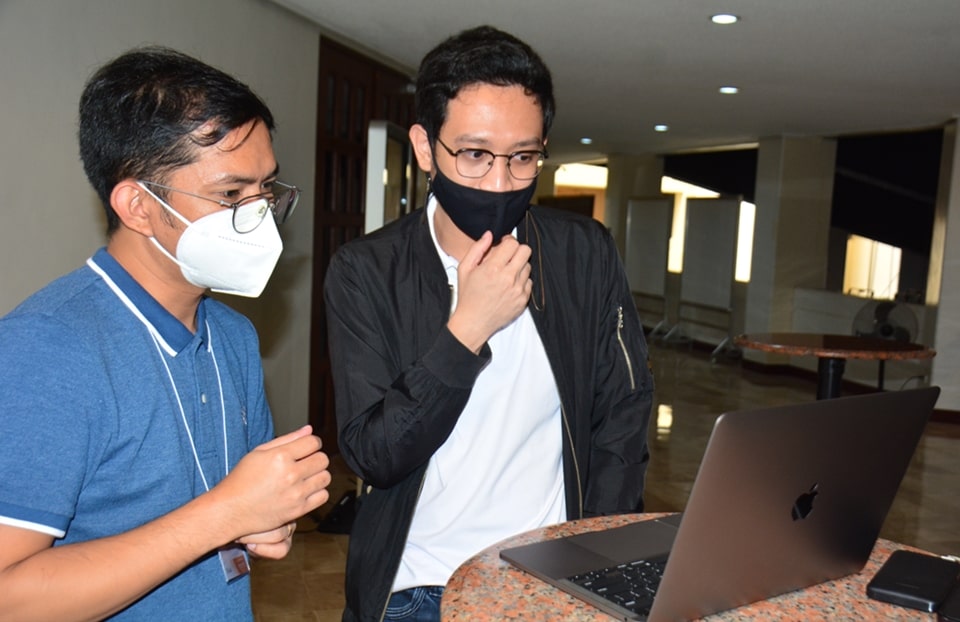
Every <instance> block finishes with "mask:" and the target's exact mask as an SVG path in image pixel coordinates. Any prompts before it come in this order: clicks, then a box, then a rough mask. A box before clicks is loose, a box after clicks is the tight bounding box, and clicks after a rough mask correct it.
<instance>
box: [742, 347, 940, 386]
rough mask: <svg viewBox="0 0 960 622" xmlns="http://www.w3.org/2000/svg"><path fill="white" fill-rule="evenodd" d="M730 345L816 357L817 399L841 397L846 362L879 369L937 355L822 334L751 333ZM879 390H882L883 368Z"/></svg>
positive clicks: (928, 350) (926, 350)
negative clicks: (894, 362) (887, 363)
mask: <svg viewBox="0 0 960 622" xmlns="http://www.w3.org/2000/svg"><path fill="white" fill-rule="evenodd" d="M733 342H734V343H735V344H736V345H738V346H739V347H741V348H746V349H751V350H760V351H761V352H772V353H774V354H789V355H791V356H816V357H818V358H819V361H818V363H817V399H827V398H832V397H839V396H840V387H841V383H842V381H843V369H844V367H845V365H846V360H847V359H865V360H871V361H880V363H881V365H882V364H883V362H884V361H889V360H906V359H928V358H933V357H934V356H936V354H937V352H936V350H934V349H933V348H929V347H927V346H925V345H922V344H919V343H910V342H906V341H895V340H892V339H880V338H879V337H858V336H855V335H826V334H822V333H751V334H748V335H738V336H737V337H734V339H733ZM879 388H880V389H883V368H882V367H881V370H880V383H879Z"/></svg>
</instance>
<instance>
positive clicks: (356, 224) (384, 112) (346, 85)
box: [309, 38, 414, 453]
mask: <svg viewBox="0 0 960 622" xmlns="http://www.w3.org/2000/svg"><path fill="white" fill-rule="evenodd" d="M318 84H319V94H318V98H317V100H318V101H317V158H316V173H315V176H316V188H317V192H316V206H315V211H314V231H313V290H312V295H311V297H312V301H311V313H310V322H311V329H310V402H309V404H310V417H309V419H310V423H311V424H312V425H313V428H314V430H315V431H316V432H317V433H319V434H320V435H321V436H322V437H323V442H324V449H325V450H326V451H327V452H328V453H337V452H338V451H339V450H338V446H337V426H336V419H335V416H334V395H333V381H332V377H331V374H330V355H329V350H328V341H327V318H326V309H325V306H324V301H323V282H324V276H325V274H326V271H327V266H329V265H330V258H331V257H332V256H333V254H334V253H335V252H336V250H337V249H338V248H340V246H341V245H343V244H344V243H346V242H349V241H350V240H352V239H353V238H355V237H358V236H359V235H361V234H362V233H363V218H364V191H365V187H364V186H365V180H366V178H365V170H364V168H365V165H366V156H367V145H366V138H367V126H368V125H369V123H370V120H371V119H384V120H387V121H392V122H393V123H396V124H398V125H401V126H403V127H409V126H410V125H411V124H412V123H413V120H414V111H413V94H412V89H411V88H410V85H411V80H410V78H409V77H408V76H405V75H403V74H402V73H400V72H398V71H395V70H393V69H391V68H389V67H386V66H384V65H382V64H380V63H378V62H376V61H374V60H372V59H370V58H367V57H365V56H363V55H362V54H359V53H357V52H355V51H353V50H350V49H349V48H347V47H344V46H342V45H340V44H338V43H336V42H334V41H331V40H329V39H327V38H321V40H320V76H319V81H318Z"/></svg>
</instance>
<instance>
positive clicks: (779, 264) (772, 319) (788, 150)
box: [744, 136, 836, 362]
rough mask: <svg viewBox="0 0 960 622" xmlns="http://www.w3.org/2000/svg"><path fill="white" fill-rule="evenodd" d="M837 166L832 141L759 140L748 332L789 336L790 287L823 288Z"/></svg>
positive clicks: (791, 315)
mask: <svg viewBox="0 0 960 622" xmlns="http://www.w3.org/2000/svg"><path fill="white" fill-rule="evenodd" d="M835 161H836V141H835V140H833V139H826V138H820V137H808V138H789V137H782V136H780V137H773V138H765V139H762V140H761V141H760V148H759V151H758V158H757V186H756V206H757V215H756V224H755V228H754V237H753V263H752V269H751V275H750V285H749V287H748V289H747V309H746V314H745V317H744V327H745V330H746V332H748V333H751V332H753V333H764V332H784V331H790V330H791V329H792V320H793V290H794V288H796V287H808V288H823V287H824V286H825V285H826V275H827V255H828V252H827V251H828V248H827V246H828V240H829V234H830V209H831V202H832V195H833V175H834V165H835ZM746 354H747V356H749V357H750V358H754V359H760V360H767V359H768V358H769V357H762V356H759V355H758V353H753V352H748V353H746ZM770 362H773V361H772V360H771V361H770Z"/></svg>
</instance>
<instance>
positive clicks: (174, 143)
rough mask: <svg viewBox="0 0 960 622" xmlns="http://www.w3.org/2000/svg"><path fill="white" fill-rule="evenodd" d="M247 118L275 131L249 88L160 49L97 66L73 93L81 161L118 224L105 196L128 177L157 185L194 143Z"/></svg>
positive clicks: (191, 154) (211, 139)
mask: <svg viewBox="0 0 960 622" xmlns="http://www.w3.org/2000/svg"><path fill="white" fill-rule="evenodd" d="M253 120H260V121H262V122H263V123H264V124H265V125H266V127H267V129H268V130H270V131H272V130H273V128H274V121H273V115H272V114H271V113H270V110H269V108H267V106H266V104H264V103H263V101H262V100H261V99H260V98H259V97H257V96H256V95H255V94H254V93H253V92H252V91H251V90H250V88H249V87H247V86H246V85H245V84H243V83H241V82H240V81H238V80H237V79H235V78H233V77H232V76H229V75H227V74H226V73H224V72H222V71H220V70H219V69H216V68H214V67H211V66H209V65H207V64H206V63H203V62H201V61H199V60H197V59H195V58H193V57H191V56H187V55H186V54H183V53H181V52H178V51H176V50H171V49H169V48H163V47H144V48H138V49H134V50H131V51H129V52H127V53H125V54H123V55H121V56H120V57H118V58H116V59H115V60H113V61H111V62H110V63H108V64H106V65H104V66H103V67H102V68H101V69H100V70H99V71H97V72H96V73H95V74H94V75H93V77H92V78H90V80H89V81H88V82H87V84H86V86H85V87H84V90H83V95H82V96H81V98H80V132H79V135H80V158H81V159H82V160H83V169H84V171H85V172H86V174H87V178H88V179H89V180H90V183H91V184H92V185H93V187H94V189H95V190H96V191H97V195H98V196H99V197H100V200H101V201H102V202H103V206H104V209H105V210H106V213H107V231H108V233H112V232H113V231H115V230H116V229H117V227H118V226H119V219H118V218H117V214H116V212H114V210H113V208H112V207H111V206H110V194H111V192H113V188H114V187H115V186H116V185H117V183H119V182H120V181H122V180H124V179H128V178H135V179H147V180H150V181H158V182H162V181H163V178H164V176H165V175H168V174H169V173H170V172H172V171H173V170H175V169H177V168H180V167H182V166H185V165H187V164H190V163H192V162H193V161H194V160H195V159H196V157H197V147H203V146H209V145H214V144H216V143H217V142H219V141H220V140H221V139H222V138H223V137H224V136H226V135H227V134H228V133H229V132H231V131H232V130H235V129H237V128H238V127H242V126H243V125H246V124H247V123H248V122H250V121H253Z"/></svg>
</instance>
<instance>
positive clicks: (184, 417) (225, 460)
mask: <svg viewBox="0 0 960 622" xmlns="http://www.w3.org/2000/svg"><path fill="white" fill-rule="evenodd" d="M204 325H205V326H206V328H207V352H209V353H210V356H211V357H212V358H213V368H214V370H216V372H217V387H218V388H219V389H220V417H221V421H222V423H223V473H224V475H226V474H227V473H229V472H230V456H229V453H228V449H227V409H226V406H224V403H223V382H222V381H221V380H220V366H219V365H218V364H217V355H216V353H215V352H214V351H213V333H212V332H211V331H210V324H209V323H207V322H204ZM149 332H150V337H152V338H153V345H154V346H156V348H157V354H159V355H160V361H161V362H163V368H164V369H166V370H167V378H169V379H170V386H171V387H173V395H174V397H176V398H177V406H178V407H179V408H180V420H181V421H183V429H184V430H186V431H187V440H189V441H190V449H191V450H193V460H194V462H196V464H197V470H198V471H200V479H202V480H203V488H204V489H205V490H207V491H208V492H209V490H210V486H209V484H208V483H207V477H206V475H204V473H203V467H202V466H201V465H200V456H198V455H197V446H196V445H195V444H194V442H193V434H191V432H190V424H188V423H187V413H186V411H184V410H183V402H182V401H181V400H180V392H179V391H177V383H176V382H174V380H173V374H171V373H170V366H169V365H167V357H166V356H164V354H163V351H162V350H161V349H160V343H159V342H158V341H157V337H156V335H154V333H153V331H152V330H151V331H149Z"/></svg>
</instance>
